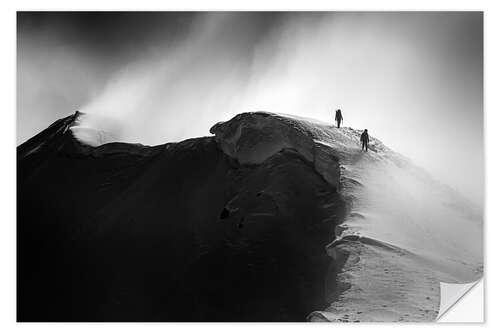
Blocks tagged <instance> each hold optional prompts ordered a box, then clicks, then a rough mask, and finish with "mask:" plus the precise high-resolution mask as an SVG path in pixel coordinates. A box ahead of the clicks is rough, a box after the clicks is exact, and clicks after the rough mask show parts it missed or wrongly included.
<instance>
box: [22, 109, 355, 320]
mask: <svg viewBox="0 0 500 333" xmlns="http://www.w3.org/2000/svg"><path fill="white" fill-rule="evenodd" d="M78 116H79V115H78V114H75V115H73V116H69V117H67V118H64V119H61V120H59V121H57V122H55V123H54V124H53V125H51V126H50V127H49V128H48V129H47V130H45V131H43V132H41V133H40V134H39V135H37V136H35V137H34V138H32V139H31V140H29V141H27V142H26V143H24V144H23V145H21V146H19V147H18V151H17V154H18V175H17V177H18V179H17V183H18V190H17V200H18V209H17V214H18V224H17V225H18V227H17V228H18V239H17V246H18V249H17V250H18V261H17V263H18V266H17V267H18V285H17V288H18V320H19V321H304V320H306V317H307V316H308V314H310V313H311V312H313V311H315V310H323V309H324V308H325V307H326V306H327V295H328V294H331V293H332V290H326V289H325V288H329V289H335V288H336V287H335V272H336V271H337V270H338V267H337V266H336V264H335V262H334V261H333V260H332V258H330V257H329V256H328V255H327V252H326V251H325V246H326V245H327V244H329V243H330V242H332V241H333V240H334V239H335V234H334V228H335V225H336V224H337V222H338V221H340V220H341V219H342V217H343V215H344V210H345V208H344V201H343V200H342V198H341V197H340V194H339V193H337V189H336V186H334V185H335V184H333V182H332V181H331V179H327V178H325V176H324V175H322V174H321V172H318V168H316V167H315V163H317V161H316V160H312V159H309V158H307V156H306V157H304V154H302V153H300V151H299V150H297V149H294V148H293V147H287V146H283V147H277V148H276V149H274V148H273V149H274V150H272V151H267V152H266V154H267V155H265V156H262V155H259V158H260V159H259V161H258V163H252V161H241V160H239V159H238V158H237V157H236V158H234V157H231V154H227V152H225V149H227V145H226V146H224V145H221V143H220V142H218V141H219V139H218V140H216V138H215V137H205V138H197V139H191V140H186V141H183V142H180V143H171V144H166V145H161V146H155V147H146V146H141V145H133V144H124V143H108V144H104V145H102V146H99V147H90V146H86V145H84V144H81V143H80V142H79V141H78V140H76V139H75V138H74V136H73V134H72V132H71V130H70V129H69V128H70V127H71V125H72V124H73V123H74V122H75V120H76V118H77V117H78ZM221 146H222V148H221ZM233 148H234V147H233ZM329 163H330V164H329V165H330V166H332V165H333V164H335V161H334V160H332V161H330V162H329ZM332 163H333V164H332ZM332 172H333V174H334V175H335V174H336V173H335V172H336V171H335V168H333V169H332ZM336 177H337V178H338V176H336ZM334 178H335V177H334ZM332 179H333V178H332ZM337 181H338V179H337ZM332 184H333V185H332ZM327 203H328V204H327Z"/></svg>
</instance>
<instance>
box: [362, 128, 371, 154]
mask: <svg viewBox="0 0 500 333" xmlns="http://www.w3.org/2000/svg"><path fill="white" fill-rule="evenodd" d="M369 141H370V137H369V136H368V130H367V129H365V130H364V131H363V133H361V150H363V149H364V150H365V151H368V142H369Z"/></svg>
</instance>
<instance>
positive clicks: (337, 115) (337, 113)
mask: <svg viewBox="0 0 500 333" xmlns="http://www.w3.org/2000/svg"><path fill="white" fill-rule="evenodd" d="M343 119H344V118H342V112H341V111H340V109H338V110H337V111H335V121H336V122H337V128H340V123H341V122H342V120H343Z"/></svg>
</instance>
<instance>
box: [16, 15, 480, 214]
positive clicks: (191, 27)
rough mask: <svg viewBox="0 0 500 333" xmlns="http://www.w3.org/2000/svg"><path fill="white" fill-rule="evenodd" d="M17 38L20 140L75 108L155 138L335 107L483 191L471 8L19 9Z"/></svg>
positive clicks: (465, 186)
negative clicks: (259, 114) (238, 117)
mask: <svg viewBox="0 0 500 333" xmlns="http://www.w3.org/2000/svg"><path fill="white" fill-rule="evenodd" d="M17 40H18V55H17V57H18V74H17V76H18V80H17V88H18V89H17V91H18V93H17V94H18V96H17V101H18V106H17V114H18V117H17V118H18V125H17V133H18V134H17V136H18V139H17V141H18V143H19V144H20V143H22V142H24V141H25V140H26V139H28V138H29V137H31V136H33V135H34V134H36V133H37V132H39V131H40V130H42V129H44V128H45V127H47V126H48V125H49V124H50V123H52V122H53V121H54V120H56V119H58V118H61V117H64V116H67V115H69V114H71V113H73V112H74V111H75V110H77V109H78V110H81V111H83V112H88V113H91V114H97V115H100V116H104V117H107V118H110V119H112V120H113V121H114V122H116V123H117V124H119V126H118V128H119V130H116V128H114V131H115V133H113V134H114V135H115V136H116V137H118V138H119V139H120V140H123V141H127V142H141V143H144V144H160V143H165V142H170V141H179V140H183V139H187V138H190V137H197V136H204V135H209V132H208V130H209V128H210V127H211V126H212V125H213V124H214V123H216V122H218V121H221V120H226V119H229V118H230V117H232V116H234V115H235V114H237V113H240V112H245V111H256V110H266V111H271V112H282V113H289V114H296V115H300V116H306V117H311V118H317V119H320V120H323V121H332V122H333V117H334V110H335V109H336V108H341V109H342V110H343V114H344V121H345V125H346V126H351V127H355V128H367V129H369V132H370V133H371V135H374V136H376V137H378V138H379V139H381V140H382V141H383V142H384V143H385V144H386V145H388V146H389V147H390V148H392V149H394V150H396V151H398V152H400V153H402V154H404V155H406V156H407V157H409V158H411V159H412V160H413V161H414V162H415V163H416V164H417V165H420V166H422V167H424V168H426V169H427V170H428V171H430V172H431V173H432V174H433V175H434V176H435V177H437V178H439V179H440V180H441V181H442V182H444V183H447V184H449V185H451V186H452V187H454V188H456V189H458V190H459V191H460V192H462V193H463V194H464V195H465V196H467V197H468V198H469V199H472V200H473V201H474V202H476V203H477V204H480V205H482V200H483V185H484V172H483V168H484V161H483V159H484V158H483V155H484V150H483V16H482V13H476V12H466V13H460V12H455V13H313V12H308V13H147V12H142V13H99V14H95V13H19V14H18V39H17Z"/></svg>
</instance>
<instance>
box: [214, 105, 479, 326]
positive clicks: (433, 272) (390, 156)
mask: <svg viewBox="0 0 500 333" xmlns="http://www.w3.org/2000/svg"><path fill="white" fill-rule="evenodd" d="M210 131H211V133H213V134H215V136H216V140H217V142H218V144H219V145H220V147H221V148H222V150H223V151H224V152H225V153H226V154H227V155H229V156H231V157H233V158H235V159H237V160H238V161H239V162H240V163H243V164H245V163H246V164H259V163H262V162H263V161H265V160H266V159H267V158H269V157H270V156H272V155H273V154H275V153H277V152H279V151H280V150H282V149H284V148H289V149H295V150H296V151H298V152H299V153H300V154H301V155H302V156H303V157H305V158H306V159H307V160H309V161H310V162H312V163H313V164H314V167H315V169H316V171H317V172H318V173H319V174H320V175H321V176H322V177H323V178H324V179H325V180H326V181H327V182H328V183H329V184H331V185H332V186H334V187H335V188H337V189H338V190H339V192H340V194H341V195H342V197H343V198H344V200H345V201H346V203H347V205H348V212H347V214H346V217H345V219H344V221H343V223H342V224H340V225H338V226H337V228H336V240H335V241H334V242H332V243H331V244H329V245H328V246H327V247H326V251H327V252H328V254H329V255H330V256H331V257H332V258H333V259H335V260H336V261H337V262H342V261H345V263H344V265H343V267H342V269H341V270H340V271H339V272H338V275H337V282H336V283H335V285H334V286H332V288H331V289H332V290H331V295H330V301H331V303H330V306H329V307H328V308H327V309H325V310H324V311H315V312H313V313H311V314H310V315H309V318H308V319H309V320H311V321H431V320H434V319H435V318H436V316H437V314H438V312H439V302H440V299H439V292H440V289H439V283H440V282H450V283H466V282H471V281H474V280H477V279H478V278H480V277H481V276H482V244H483V241H482V215H481V211H480V210H479V209H477V208H475V207H473V206H472V205H471V204H470V203H468V202H467V201H465V200H464V199H462V198H461V197H460V196H459V195H457V194H456V193H455V192H454V191H452V190H451V189H449V188H448V187H446V186H444V185H442V184H440V183H439V182H437V181H436V180H434V179H432V177H430V176H429V175H428V174H427V173H426V172H425V171H423V170H421V169H419V168H417V167H415V166H414V165H412V163H411V162H410V161H408V160H407V159H405V158H404V157H402V156H401V155H399V154H397V153H395V152H393V151H391V150H390V149H389V148H387V147H385V146H384V145H383V144H382V143H381V142H380V141H379V140H377V139H375V138H373V137H372V138H371V140H370V145H369V151H368V152H363V151H361V147H360V143H359V137H360V135H361V131H359V130H355V129H352V128H340V129H337V128H336V127H335V126H333V124H326V123H321V122H318V121H315V120H310V119H304V118H298V117H294V116H289V115H276V114H271V113H266V112H254V113H244V114H240V115H237V116H236V117H234V118H233V119H231V120H229V121H227V122H221V123H218V124H216V125H214V126H213V127H212V128H211V130H210ZM339 166H340V167H339ZM325 208H328V204H326V205H325Z"/></svg>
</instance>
